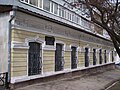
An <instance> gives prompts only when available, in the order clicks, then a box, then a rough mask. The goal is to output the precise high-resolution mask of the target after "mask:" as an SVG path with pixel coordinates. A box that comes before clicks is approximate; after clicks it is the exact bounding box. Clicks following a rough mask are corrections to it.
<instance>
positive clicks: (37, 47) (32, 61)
mask: <svg viewBox="0 0 120 90" xmlns="http://www.w3.org/2000/svg"><path fill="white" fill-rule="evenodd" d="M29 46H30V48H29V55H28V57H29V59H28V75H29V76H31V75H38V74H41V70H42V56H41V53H42V45H41V44H40V43H37V42H30V43H29Z"/></svg>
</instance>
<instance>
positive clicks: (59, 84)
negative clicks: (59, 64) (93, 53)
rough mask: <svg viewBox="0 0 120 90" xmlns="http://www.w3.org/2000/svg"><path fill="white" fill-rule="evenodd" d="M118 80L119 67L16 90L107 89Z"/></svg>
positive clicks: (119, 78)
mask: <svg viewBox="0 0 120 90" xmlns="http://www.w3.org/2000/svg"><path fill="white" fill-rule="evenodd" d="M119 80H120V69H118V68H116V69H113V70H110V71H106V72H102V73H98V74H94V75H89V76H83V77H79V76H77V77H73V78H70V79H66V80H59V81H58V80H56V81H50V82H46V83H38V84H33V85H30V86H26V87H22V88H19V89H16V90H108V89H106V88H107V87H108V86H110V85H112V84H113V83H115V82H116V81H119Z"/></svg>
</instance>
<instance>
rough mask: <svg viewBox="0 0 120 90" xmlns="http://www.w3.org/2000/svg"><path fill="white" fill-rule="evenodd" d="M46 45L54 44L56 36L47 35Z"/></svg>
mask: <svg viewBox="0 0 120 90" xmlns="http://www.w3.org/2000/svg"><path fill="white" fill-rule="evenodd" d="M45 41H46V45H54V42H55V38H54V37H53V36H45Z"/></svg>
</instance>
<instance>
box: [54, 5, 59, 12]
mask: <svg viewBox="0 0 120 90" xmlns="http://www.w3.org/2000/svg"><path fill="white" fill-rule="evenodd" d="M54 14H58V4H56V3H54Z"/></svg>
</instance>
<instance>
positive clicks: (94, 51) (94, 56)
mask: <svg viewBox="0 0 120 90" xmlns="http://www.w3.org/2000/svg"><path fill="white" fill-rule="evenodd" d="M96 61H97V58H96V49H93V65H96Z"/></svg>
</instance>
